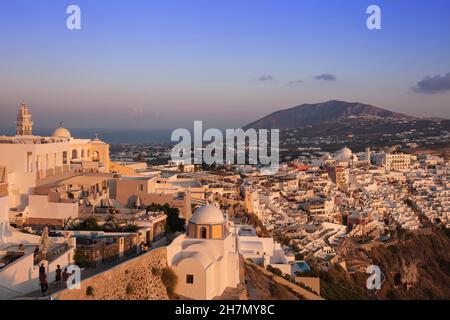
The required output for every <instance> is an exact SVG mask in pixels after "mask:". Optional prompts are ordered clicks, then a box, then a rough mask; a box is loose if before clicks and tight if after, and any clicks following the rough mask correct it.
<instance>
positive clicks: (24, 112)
mask: <svg viewBox="0 0 450 320" xmlns="http://www.w3.org/2000/svg"><path fill="white" fill-rule="evenodd" d="M16 135H17V136H31V135H33V121H32V119H31V113H30V110H28V107H27V105H26V104H25V103H22V105H21V106H20V108H19V113H18V114H17V121H16Z"/></svg>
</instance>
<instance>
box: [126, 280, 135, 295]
mask: <svg viewBox="0 0 450 320" xmlns="http://www.w3.org/2000/svg"><path fill="white" fill-rule="evenodd" d="M133 292H134V287H133V285H132V284H131V283H129V284H128V285H127V289H126V293H127V295H131V294H133Z"/></svg>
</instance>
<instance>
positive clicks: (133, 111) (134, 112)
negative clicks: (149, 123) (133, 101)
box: [129, 107, 144, 117]
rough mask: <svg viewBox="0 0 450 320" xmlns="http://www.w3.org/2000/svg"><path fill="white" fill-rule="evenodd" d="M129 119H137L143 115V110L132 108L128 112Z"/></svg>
mask: <svg viewBox="0 0 450 320" xmlns="http://www.w3.org/2000/svg"><path fill="white" fill-rule="evenodd" d="M129 114H130V116H131V117H139V116H143V115H144V109H142V108H136V107H133V108H131V109H130V110H129Z"/></svg>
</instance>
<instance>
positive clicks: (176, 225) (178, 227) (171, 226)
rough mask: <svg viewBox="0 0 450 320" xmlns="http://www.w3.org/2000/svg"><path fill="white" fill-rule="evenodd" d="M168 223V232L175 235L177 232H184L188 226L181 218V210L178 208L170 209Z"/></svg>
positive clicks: (167, 212)
mask: <svg viewBox="0 0 450 320" xmlns="http://www.w3.org/2000/svg"><path fill="white" fill-rule="evenodd" d="M166 214H167V221H166V230H167V231H168V232H172V233H175V232H177V231H184V226H185V224H186V219H182V218H180V216H179V215H180V210H178V208H169V209H168V210H167V211H166Z"/></svg>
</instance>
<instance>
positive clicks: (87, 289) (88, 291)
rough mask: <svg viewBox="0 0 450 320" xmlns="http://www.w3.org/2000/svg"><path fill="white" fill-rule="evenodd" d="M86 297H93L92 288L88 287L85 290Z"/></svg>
mask: <svg viewBox="0 0 450 320" xmlns="http://www.w3.org/2000/svg"><path fill="white" fill-rule="evenodd" d="M86 295H87V296H93V295H94V288H93V287H91V286H88V287H87V288H86Z"/></svg>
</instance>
